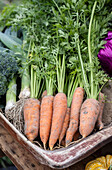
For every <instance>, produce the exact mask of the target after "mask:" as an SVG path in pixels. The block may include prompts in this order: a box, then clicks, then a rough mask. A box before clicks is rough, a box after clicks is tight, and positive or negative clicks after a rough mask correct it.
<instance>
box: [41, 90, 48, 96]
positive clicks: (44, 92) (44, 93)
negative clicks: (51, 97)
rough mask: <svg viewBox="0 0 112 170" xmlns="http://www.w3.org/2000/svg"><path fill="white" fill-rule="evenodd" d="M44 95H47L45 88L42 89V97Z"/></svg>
mask: <svg viewBox="0 0 112 170" xmlns="http://www.w3.org/2000/svg"><path fill="white" fill-rule="evenodd" d="M44 96H47V90H44V91H43V93H42V98H43V97H44Z"/></svg>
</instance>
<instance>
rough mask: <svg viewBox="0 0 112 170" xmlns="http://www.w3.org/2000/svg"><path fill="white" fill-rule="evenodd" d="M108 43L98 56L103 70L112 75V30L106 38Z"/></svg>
mask: <svg viewBox="0 0 112 170" xmlns="http://www.w3.org/2000/svg"><path fill="white" fill-rule="evenodd" d="M104 40H105V41H107V43H106V44H105V45H104V48H103V49H101V50H100V51H99V53H98V58H99V61H100V63H101V66H102V68H103V70H104V71H105V72H106V73H107V74H108V75H109V76H110V77H112V32H111V31H109V32H108V36H107V37H106V38H105V39H104Z"/></svg>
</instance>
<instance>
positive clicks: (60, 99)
mask: <svg viewBox="0 0 112 170" xmlns="http://www.w3.org/2000/svg"><path fill="white" fill-rule="evenodd" d="M53 109H54V110H53V118H52V125H51V133H50V139H49V147H50V150H52V149H53V146H54V144H55V143H56V142H57V140H58V139H59V135H60V133H61V130H62V126H63V122H64V118H65V114H66V111H67V97H66V95H65V94H64V93H61V92H60V93H58V94H56V96H55V97H54V103H53Z"/></svg>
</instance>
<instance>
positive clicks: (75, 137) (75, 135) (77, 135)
mask: <svg viewBox="0 0 112 170" xmlns="http://www.w3.org/2000/svg"><path fill="white" fill-rule="evenodd" d="M79 136H80V133H79V131H77V132H76V133H75V134H74V136H73V140H74V141H77V140H78V138H79Z"/></svg>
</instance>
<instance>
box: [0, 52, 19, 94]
mask: <svg viewBox="0 0 112 170" xmlns="http://www.w3.org/2000/svg"><path fill="white" fill-rule="evenodd" d="M0 70H1V71H0V96H1V95H4V94H5V93H6V91H7V88H8V83H9V82H10V81H11V80H12V78H13V77H14V74H17V71H18V65H17V62H16V59H15V58H14V56H13V55H12V54H11V53H10V52H8V51H0Z"/></svg>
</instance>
